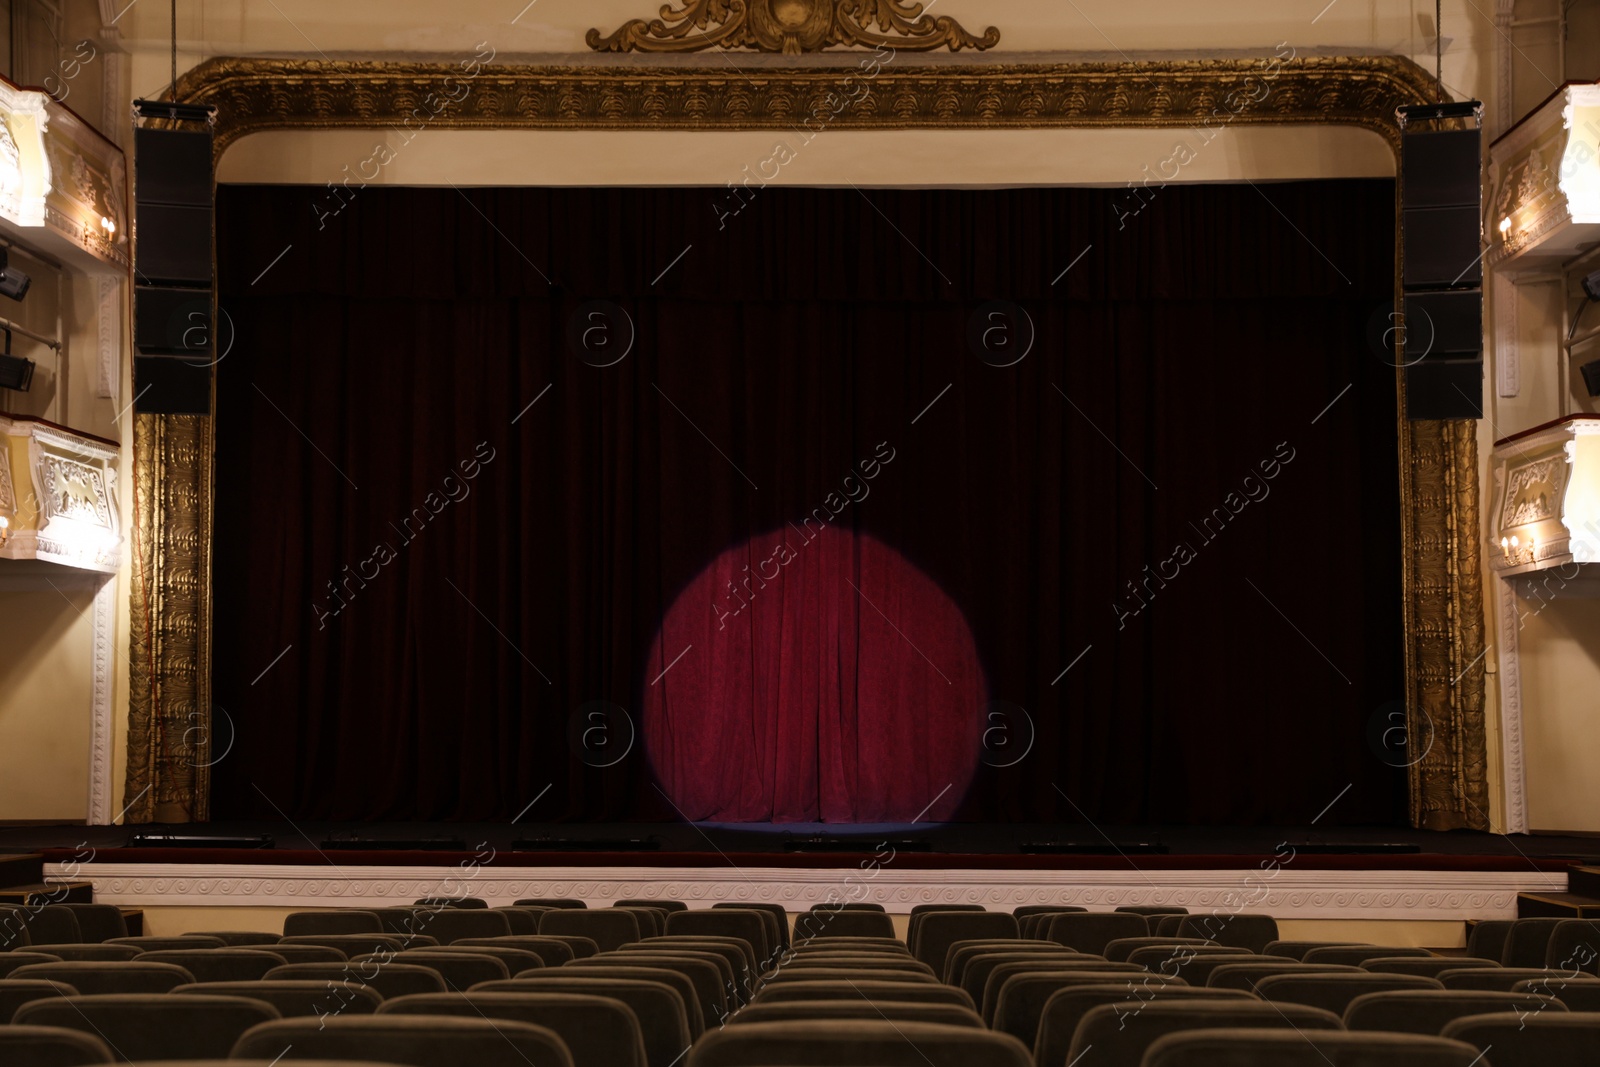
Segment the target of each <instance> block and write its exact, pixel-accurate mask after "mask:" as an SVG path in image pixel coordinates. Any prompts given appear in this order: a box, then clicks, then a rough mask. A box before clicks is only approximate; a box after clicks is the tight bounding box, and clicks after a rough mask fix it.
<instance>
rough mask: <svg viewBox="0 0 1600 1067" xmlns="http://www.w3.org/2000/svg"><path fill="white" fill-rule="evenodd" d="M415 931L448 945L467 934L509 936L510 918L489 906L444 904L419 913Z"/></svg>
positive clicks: (471, 935)
mask: <svg viewBox="0 0 1600 1067" xmlns="http://www.w3.org/2000/svg"><path fill="white" fill-rule="evenodd" d="M416 932H417V933H419V934H427V935H428V936H429V937H431V938H433V939H434V940H435V941H438V942H439V944H441V945H449V944H453V943H455V942H457V941H460V940H462V939H463V938H468V937H510V936H511V920H510V919H508V918H506V917H505V916H504V915H503V914H501V913H500V912H498V911H490V910H488V909H473V908H442V909H440V910H438V911H434V912H426V911H425V912H421V913H419V914H418V915H417V926H416Z"/></svg>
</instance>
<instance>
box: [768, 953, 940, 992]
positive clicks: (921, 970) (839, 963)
mask: <svg viewBox="0 0 1600 1067" xmlns="http://www.w3.org/2000/svg"><path fill="white" fill-rule="evenodd" d="M782 967H783V969H785V970H791V971H792V970H804V969H807V968H816V967H821V968H839V967H850V968H855V969H859V970H861V971H863V972H866V971H902V972H906V973H909V974H925V975H928V976H929V977H930V978H931V977H932V976H933V969H932V968H931V967H929V966H928V965H927V964H926V963H923V962H922V961H921V960H914V959H912V958H911V957H910V956H895V955H891V954H890V953H887V952H807V953H804V954H801V955H797V956H795V957H794V958H793V959H790V960H786V961H785V962H784V963H783V964H782ZM954 984H955V983H954V982H952V983H951V985H954Z"/></svg>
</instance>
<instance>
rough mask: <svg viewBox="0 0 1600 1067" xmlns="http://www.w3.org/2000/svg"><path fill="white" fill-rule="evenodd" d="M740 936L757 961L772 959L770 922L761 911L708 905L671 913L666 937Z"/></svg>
mask: <svg viewBox="0 0 1600 1067" xmlns="http://www.w3.org/2000/svg"><path fill="white" fill-rule="evenodd" d="M705 934H710V935H713V936H716V937H737V938H739V939H740V940H741V941H744V942H746V943H747V944H748V945H749V946H750V951H751V953H752V954H753V956H754V957H755V960H756V961H757V963H758V964H759V963H764V962H765V961H766V960H767V959H769V958H770V956H771V952H772V946H771V945H770V944H769V943H768V941H767V922H766V920H765V919H764V918H763V917H762V914H761V912H759V911H750V910H748V909H745V908H706V909H705V910H703V911H675V912H673V913H672V914H671V915H668V916H667V933H666V936H668V937H672V936H676V935H685V936H697V935H705Z"/></svg>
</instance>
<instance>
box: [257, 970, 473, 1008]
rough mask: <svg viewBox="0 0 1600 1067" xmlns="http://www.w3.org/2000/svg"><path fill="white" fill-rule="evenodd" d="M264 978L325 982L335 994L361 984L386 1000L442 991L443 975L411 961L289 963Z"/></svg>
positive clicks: (443, 987) (268, 973) (270, 979)
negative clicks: (384, 962) (411, 994)
mask: <svg viewBox="0 0 1600 1067" xmlns="http://www.w3.org/2000/svg"><path fill="white" fill-rule="evenodd" d="M265 980H266V981H269V982H272V981H294V982H314V981H322V982H326V983H328V987H329V989H330V990H332V991H333V992H334V993H335V994H337V993H338V991H339V990H340V989H342V988H343V987H345V986H348V985H364V986H367V987H369V988H371V989H372V990H373V991H375V992H376V993H377V994H378V995H379V996H381V997H383V998H384V999H385V1000H387V999H388V998H390V997H403V996H406V995H407V994H409V993H443V992H444V991H445V984H444V976H443V975H441V974H440V973H439V972H438V971H436V970H434V969H433V968H432V967H419V966H417V965H416V964H414V963H386V964H382V965H377V964H375V963H373V962H370V961H368V962H364V963H355V962H354V961H349V962H345V963H290V964H286V965H284V966H282V967H274V968H273V969H272V970H270V971H268V972H267V973H266V978H265Z"/></svg>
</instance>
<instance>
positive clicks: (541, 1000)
mask: <svg viewBox="0 0 1600 1067" xmlns="http://www.w3.org/2000/svg"><path fill="white" fill-rule="evenodd" d="M379 1014H381V1015H462V1016H466V1017H468V1018H487V1019H510V1020H513V1021H515V1022H521V1023H530V1024H532V1025H534V1026H543V1027H546V1028H547V1029H549V1030H552V1031H554V1032H555V1033H556V1034H557V1035H558V1036H560V1038H561V1040H562V1041H564V1042H565V1043H566V1046H567V1051H568V1052H570V1053H571V1054H572V1062H573V1065H574V1067H647V1061H646V1059H645V1048H644V1035H643V1034H642V1033H641V1032H640V1029H639V1019H638V1017H637V1016H635V1015H634V1013H633V1009H632V1008H630V1007H628V1005H627V1004H625V1003H623V1002H622V1001H620V1000H617V999H616V998H615V997H607V996H599V995H596V994H593V993H556V992H542V993H487V992H472V993H429V994H422V995H419V996H411V997H399V998H397V999H395V1000H389V1001H385V1002H384V1004H383V1007H382V1008H381V1009H380V1012H379Z"/></svg>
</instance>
